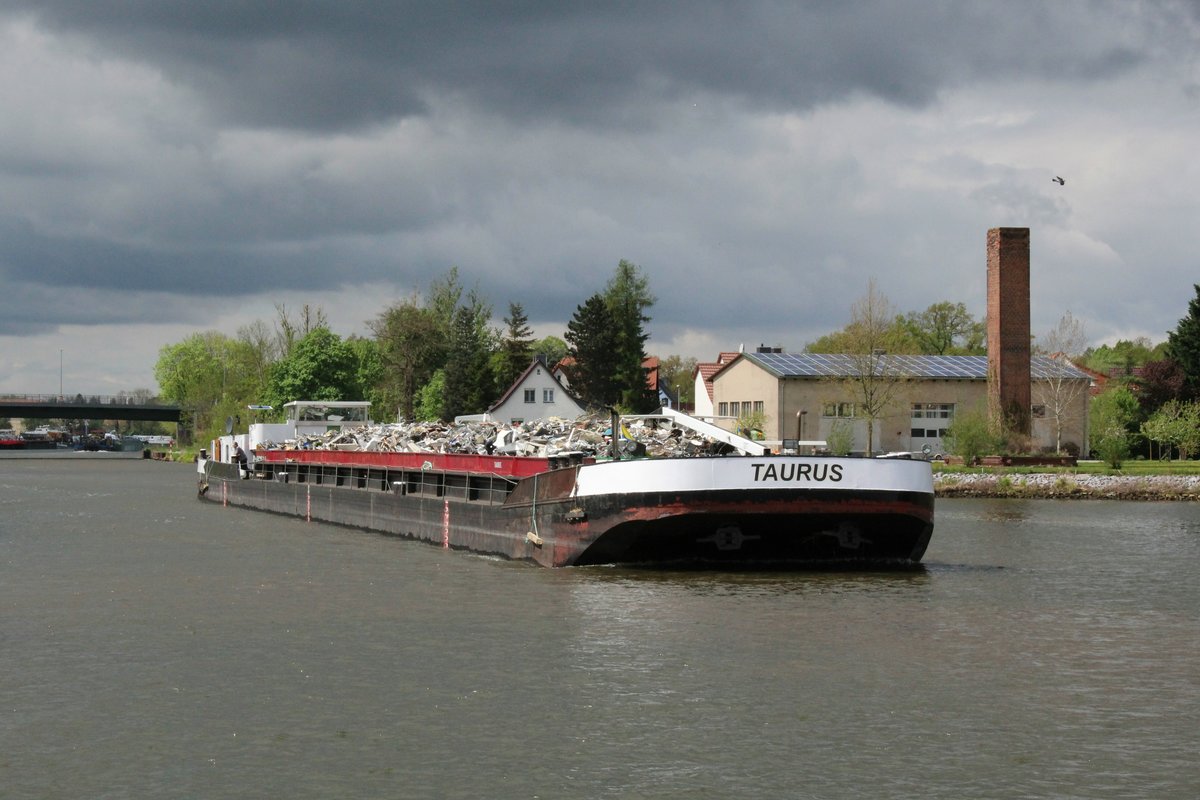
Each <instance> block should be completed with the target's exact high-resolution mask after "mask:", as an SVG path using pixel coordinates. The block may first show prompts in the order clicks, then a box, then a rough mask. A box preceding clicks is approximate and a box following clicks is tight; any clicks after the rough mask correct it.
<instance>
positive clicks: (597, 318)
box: [566, 294, 623, 408]
mask: <svg viewBox="0 0 1200 800" xmlns="http://www.w3.org/2000/svg"><path fill="white" fill-rule="evenodd" d="M566 339H567V344H568V346H569V350H568V352H567V355H568V356H569V357H570V358H571V360H572V363H571V364H570V366H569V367H568V368H567V377H568V378H569V380H570V384H571V391H572V392H573V393H575V395H576V396H578V397H579V398H580V399H581V400H582V401H583V402H584V403H585V404H586V405H588V406H591V407H592V408H608V407H612V406H614V405H616V404H617V403H618V402H619V401H620V399H621V391H622V388H623V387H622V385H621V384H619V383H618V382H617V380H616V377H615V376H616V375H617V334H616V327H615V325H614V323H613V318H612V313H611V312H610V311H609V310H608V304H606V303H605V302H604V297H603V296H602V295H600V294H594V295H592V296H591V297H589V298H588V299H587V301H586V302H584V304H583V305H581V306H577V307H576V308H575V314H574V316H573V317H572V318H571V321H570V322H568V323H567V333H566Z"/></svg>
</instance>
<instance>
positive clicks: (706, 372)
mask: <svg viewBox="0 0 1200 800" xmlns="http://www.w3.org/2000/svg"><path fill="white" fill-rule="evenodd" d="M740 355H741V352H740V351H730V352H727V353H721V354H719V355H718V356H717V360H716V361H706V362H702V363H700V364H697V365H696V369H695V370H693V371H692V380H693V381H694V382H695V393H694V396H695V398H696V400H695V402H694V403H693V406H694V409H693V414H694V415H695V416H697V417H712V416H713V415H714V414H715V413H716V412H715V411H714V410H713V409H714V406H713V386H712V376H713V375H715V374H716V373H717V371H718V370H720V369H721V367H723V366H725V365H726V364H728V363H729V362H730V361H733V360H734V359H735V358H737V357H738V356H740Z"/></svg>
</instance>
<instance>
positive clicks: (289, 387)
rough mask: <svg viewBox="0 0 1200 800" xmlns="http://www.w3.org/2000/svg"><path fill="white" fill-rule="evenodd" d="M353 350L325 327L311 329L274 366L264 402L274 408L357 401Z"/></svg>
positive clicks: (359, 394)
mask: <svg viewBox="0 0 1200 800" xmlns="http://www.w3.org/2000/svg"><path fill="white" fill-rule="evenodd" d="M362 396H363V389H362V386H361V385H360V384H359V382H358V363H357V359H356V357H355V351H354V349H353V348H352V347H351V346H350V345H348V344H346V342H344V341H342V338H341V337H340V336H338V335H337V334H336V333H334V332H333V331H331V330H329V329H328V328H315V329H313V330H312V331H310V332H309V333H308V334H306V335H305V336H304V337H303V338H301V339H299V340H298V341H297V342H296V343H295V344H294V345H293V347H292V352H291V355H289V356H287V357H286V358H284V359H282V360H280V361H278V362H276V363H275V365H274V366H272V367H271V374H270V377H269V378H268V381H267V389H266V397H267V402H268V403H270V404H271V405H273V406H274V407H275V408H281V407H282V406H283V405H284V404H285V403H290V402H292V401H294V400H357V399H359V398H361V397H362Z"/></svg>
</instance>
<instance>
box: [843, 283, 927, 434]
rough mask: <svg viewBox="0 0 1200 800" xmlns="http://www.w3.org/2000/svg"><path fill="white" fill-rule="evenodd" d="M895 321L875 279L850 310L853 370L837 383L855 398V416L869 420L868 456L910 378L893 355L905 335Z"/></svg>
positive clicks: (847, 332)
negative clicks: (880, 425)
mask: <svg viewBox="0 0 1200 800" xmlns="http://www.w3.org/2000/svg"><path fill="white" fill-rule="evenodd" d="M895 319H896V313H895V310H894V308H893V306H892V304H891V303H890V302H889V301H888V299H887V297H885V296H884V295H883V293H882V292H880V291H879V288H878V287H877V286H876V285H875V279H874V278H871V279H870V280H869V281H868V282H867V292H866V294H865V295H863V296H862V297H860V298H859V299H858V300H857V301H855V303H854V305H853V306H851V308H850V324H849V325H848V326H846V330H845V339H844V341H843V344H844V346H845V348H846V355H847V356H849V363H850V369H849V370H847V372H848V374H847V375H845V376H841V377H838V378H835V379H834V381H835V382H836V383H838V384H840V385H841V387H842V391H844V392H847V393H849V394H851V395H852V396H853V397H854V402H855V409H854V413H855V416H856V417H860V418H862V419H865V420H866V423H867V452H868V453H871V452H873V451H874V447H875V441H874V439H875V422H876V421H877V420H880V419H882V418H883V417H885V416H887V412H888V411H889V410H890V409H891V408H892V407H893V406H894V405H895V403H896V402H897V401H898V400H899V399H900V397H901V395H902V388H903V386H904V385H905V383H907V381H908V380H909V378H910V376H909V375H908V374H907V373H906V372H905V370H904V368H903V367H902V360H901V359H899V358H897V356H896V355H895V354H894V353H893V352H892V348H893V347H894V346H898V345H900V344H901V342H899V341H898V340H897V336H898V335H902V333H903V332H902V331H898V329H897V327H896V325H895V324H894V323H895Z"/></svg>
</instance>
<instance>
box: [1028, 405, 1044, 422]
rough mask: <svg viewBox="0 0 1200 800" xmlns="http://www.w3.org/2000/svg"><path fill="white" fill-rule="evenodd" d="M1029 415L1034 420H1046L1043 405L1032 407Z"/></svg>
mask: <svg viewBox="0 0 1200 800" xmlns="http://www.w3.org/2000/svg"><path fill="white" fill-rule="evenodd" d="M1030 414H1032V416H1033V418H1034V419H1045V418H1046V407H1045V406H1044V405H1041V404H1038V405H1036V406H1034V407H1033V408H1032V409H1030Z"/></svg>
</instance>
